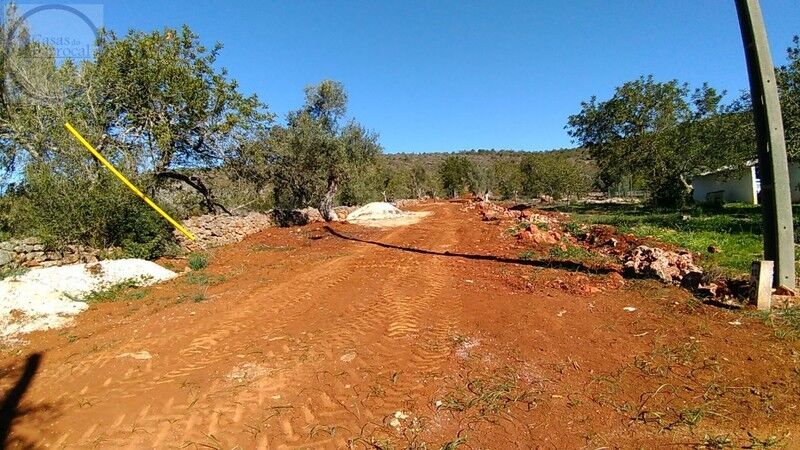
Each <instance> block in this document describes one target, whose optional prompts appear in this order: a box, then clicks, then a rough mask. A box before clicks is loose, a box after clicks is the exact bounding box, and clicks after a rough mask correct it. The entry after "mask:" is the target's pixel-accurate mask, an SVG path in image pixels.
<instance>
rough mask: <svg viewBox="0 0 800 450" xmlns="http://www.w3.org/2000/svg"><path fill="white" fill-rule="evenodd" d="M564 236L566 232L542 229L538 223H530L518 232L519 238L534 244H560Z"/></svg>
mask: <svg viewBox="0 0 800 450" xmlns="http://www.w3.org/2000/svg"><path fill="white" fill-rule="evenodd" d="M563 236H564V234H563V233H561V232H560V231H556V230H551V229H542V228H539V226H538V225H536V224H530V225H528V227H527V228H525V229H524V230H522V231H520V232H519V233H517V238H518V239H520V240H524V241H531V242H533V243H534V244H550V245H553V244H558V243H559V242H561V238H562V237H563Z"/></svg>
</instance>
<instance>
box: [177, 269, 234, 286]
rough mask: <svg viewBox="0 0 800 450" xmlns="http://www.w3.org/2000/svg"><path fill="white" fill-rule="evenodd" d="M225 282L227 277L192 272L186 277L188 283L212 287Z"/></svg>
mask: <svg viewBox="0 0 800 450" xmlns="http://www.w3.org/2000/svg"><path fill="white" fill-rule="evenodd" d="M224 281H225V275H209V274H207V273H205V272H197V271H194V272H190V273H189V274H188V275H187V276H186V283H188V284H199V285H203V286H210V285H215V284H220V283H222V282H224Z"/></svg>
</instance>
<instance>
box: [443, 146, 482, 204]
mask: <svg viewBox="0 0 800 450" xmlns="http://www.w3.org/2000/svg"><path fill="white" fill-rule="evenodd" d="M439 176H440V177H441V179H442V189H443V190H444V192H445V193H446V194H447V195H452V196H453V197H458V196H459V195H461V194H464V193H467V192H472V193H477V192H478V190H479V174H478V168H477V166H475V164H474V163H473V162H472V161H471V160H469V159H468V158H466V157H464V156H462V155H451V156H448V157H447V158H445V159H444V160H443V161H442V162H441V163H440V164H439Z"/></svg>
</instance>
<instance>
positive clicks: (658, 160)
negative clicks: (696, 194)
mask: <svg viewBox="0 0 800 450" xmlns="http://www.w3.org/2000/svg"><path fill="white" fill-rule="evenodd" d="M721 99H722V95H720V94H719V93H717V91H716V90H715V89H714V88H712V87H710V86H708V85H707V84H703V85H702V86H701V87H700V88H697V89H695V90H694V91H691V90H690V89H689V86H688V85H687V84H683V83H680V82H678V81H677V80H670V81H667V82H658V81H656V80H654V79H653V77H652V75H651V76H648V77H641V78H639V79H637V80H633V81H629V82H627V83H624V84H623V85H622V86H620V87H617V88H616V90H615V92H614V95H613V96H612V97H611V98H610V99H608V100H606V101H600V102H599V101H597V99H596V98H595V97H592V98H591V99H590V100H589V101H586V102H582V103H581V111H580V112H579V113H578V114H575V115H572V116H570V117H569V120H568V123H567V128H568V129H569V133H570V135H571V136H572V137H573V138H575V139H576V140H577V141H578V142H579V143H580V144H581V145H583V146H585V147H586V148H587V149H589V151H590V153H591V155H592V157H593V158H594V159H595V160H596V162H597V165H598V167H599V169H600V175H601V178H602V179H603V180H604V182H605V183H606V184H607V185H610V184H614V183H617V182H619V181H621V180H622V179H623V178H624V177H626V176H633V177H635V178H637V179H639V180H643V181H644V182H645V183H646V186H647V188H648V190H649V191H650V193H651V194H652V200H654V202H656V203H657V204H663V205H670V206H680V205H681V204H683V203H684V202H685V198H686V195H687V193H688V188H689V186H688V179H689V177H690V176H692V175H693V174H696V173H699V172H701V171H703V170H708V169H717V168H719V167H720V166H722V165H728V164H736V163H741V162H744V161H745V160H747V159H750V158H752V156H753V154H754V141H753V135H752V125H750V123H751V122H752V121H751V120H750V119H749V117H748V115H747V110H748V108H749V103H748V99H747V98H746V97H743V98H741V99H739V100H737V101H735V102H733V103H731V104H730V105H722V103H721Z"/></svg>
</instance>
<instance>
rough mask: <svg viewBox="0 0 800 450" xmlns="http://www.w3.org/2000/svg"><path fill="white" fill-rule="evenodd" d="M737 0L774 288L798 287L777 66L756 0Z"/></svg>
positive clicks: (768, 254)
mask: <svg viewBox="0 0 800 450" xmlns="http://www.w3.org/2000/svg"><path fill="white" fill-rule="evenodd" d="M735 1H736V11H737V12H738V14H739V26H740V27H741V29H742V41H743V42H744V54H745V58H746V59H747V73H748V75H749V76H750V95H751V96H752V99H753V116H754V117H753V118H754V119H755V128H756V141H757V146H758V165H759V169H760V171H761V205H762V206H761V207H762V210H763V214H764V259H765V260H769V261H775V275H774V278H773V281H772V285H773V286H774V287H777V286H779V285H785V286H787V287H790V288H794V287H795V274H794V228H793V222H792V196H791V186H790V185H789V165H788V163H787V159H786V141H785V140H784V136H783V119H782V118H781V105H780V101H779V100H778V86H777V83H776V80H775V67H774V66H773V65H772V56H771V55H770V51H769V42H768V41H767V30H766V28H765V27H764V17H763V16H762V15H761V6H759V3H758V0H735Z"/></svg>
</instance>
